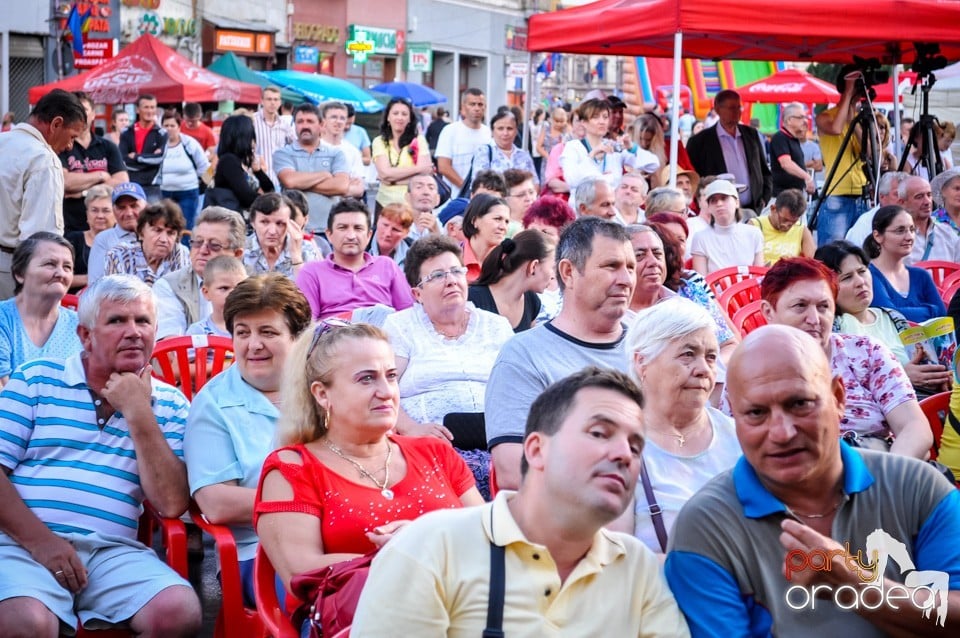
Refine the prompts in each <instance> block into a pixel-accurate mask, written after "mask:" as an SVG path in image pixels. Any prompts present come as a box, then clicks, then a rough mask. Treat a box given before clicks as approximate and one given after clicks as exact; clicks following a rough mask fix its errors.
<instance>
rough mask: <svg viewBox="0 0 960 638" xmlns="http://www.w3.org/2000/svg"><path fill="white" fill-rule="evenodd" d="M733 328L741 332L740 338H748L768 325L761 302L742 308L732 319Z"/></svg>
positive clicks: (752, 302)
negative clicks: (761, 308) (761, 327)
mask: <svg viewBox="0 0 960 638" xmlns="http://www.w3.org/2000/svg"><path fill="white" fill-rule="evenodd" d="M731 321H732V322H733V327H734V328H736V329H737V330H739V331H740V336H742V337H746V336H747V335H748V334H750V333H751V332H753V331H754V330H756V329H757V328H759V327H760V326H765V325H767V319H766V317H764V316H763V312H761V310H760V302H759V301H751V302H750V303H748V304H747V305H746V306H744V307H743V308H741V309H740V310H738V311H737V312H736V314H734V315H733V317H732V318H731Z"/></svg>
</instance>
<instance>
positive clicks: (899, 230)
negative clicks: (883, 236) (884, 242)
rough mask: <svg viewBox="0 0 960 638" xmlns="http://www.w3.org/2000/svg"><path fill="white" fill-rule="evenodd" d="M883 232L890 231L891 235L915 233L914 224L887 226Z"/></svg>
mask: <svg viewBox="0 0 960 638" xmlns="http://www.w3.org/2000/svg"><path fill="white" fill-rule="evenodd" d="M884 232H885V233H890V234H891V235H907V234H910V235H915V234H917V227H916V226H897V227H896V228H888V229H887V230H886V231H884Z"/></svg>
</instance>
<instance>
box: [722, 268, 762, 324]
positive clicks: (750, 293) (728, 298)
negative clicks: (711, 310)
mask: <svg viewBox="0 0 960 638" xmlns="http://www.w3.org/2000/svg"><path fill="white" fill-rule="evenodd" d="M759 300H760V279H759V278H757V277H750V278H748V279H744V280H743V281H738V282H737V283H735V284H732V285H731V286H730V287H729V288H727V289H726V290H724V291H723V293H722V294H721V295H720V298H719V299H717V303H719V304H720V307H721V308H723V309H724V311H725V312H726V313H727V316H728V317H733V315H735V314H737V311H738V310H740V309H741V308H743V307H744V306H746V305H747V304H748V303H750V302H751V301H759Z"/></svg>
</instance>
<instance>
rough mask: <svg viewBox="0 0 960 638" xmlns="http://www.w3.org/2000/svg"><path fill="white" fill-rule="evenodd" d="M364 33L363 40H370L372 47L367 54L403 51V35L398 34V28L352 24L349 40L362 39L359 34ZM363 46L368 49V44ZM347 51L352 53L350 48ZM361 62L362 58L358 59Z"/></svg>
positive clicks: (394, 53)
mask: <svg viewBox="0 0 960 638" xmlns="http://www.w3.org/2000/svg"><path fill="white" fill-rule="evenodd" d="M361 33H362V34H363V36H364V37H363V40H366V41H369V42H370V48H369V50H368V51H367V54H368V55H369V54H371V53H373V54H378V53H386V54H388V55H396V54H398V53H402V52H403V45H402V42H403V37H402V36H399V37H398V35H397V30H396V29H379V28H377V27H365V26H362V25H359V24H351V25H350V37H349V38H348V39H349V40H360V38H359V37H358V35H359V34H361ZM363 48H364V49H366V48H367V45H363ZM347 53H350V49H349V48H348V49H347ZM357 62H360V60H357Z"/></svg>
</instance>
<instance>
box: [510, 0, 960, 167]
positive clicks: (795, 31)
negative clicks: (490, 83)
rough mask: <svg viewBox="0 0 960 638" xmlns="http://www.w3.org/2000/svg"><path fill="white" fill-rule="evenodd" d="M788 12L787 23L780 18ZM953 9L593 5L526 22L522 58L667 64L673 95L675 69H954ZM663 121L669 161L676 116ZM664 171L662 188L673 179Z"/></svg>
mask: <svg viewBox="0 0 960 638" xmlns="http://www.w3.org/2000/svg"><path fill="white" fill-rule="evenodd" d="M786 12H789V17H787V16H786V15H785V13H786ZM957 24H960V2H930V1H929V0H872V1H871V2H862V1H861V0H803V2H791V3H789V4H785V3H784V2H783V0H738V2H727V3H718V2H717V1H716V0H599V1H598V2H593V3H591V4H587V5H583V6H580V7H575V8H572V9H564V10H562V11H555V12H552V13H541V14H538V15H535V16H532V17H531V18H530V26H529V29H528V36H527V48H528V50H530V51H558V52H565V53H583V54H596V55H624V56H649V57H661V58H664V57H670V58H673V60H674V73H673V79H674V82H673V84H674V86H673V90H674V95H677V94H679V88H680V59H681V57H682V56H686V57H691V58H707V59H724V60H799V61H809V62H813V61H817V62H838V63H849V62H852V60H853V56H854V55H857V56H860V57H862V58H873V57H876V58H878V59H879V61H880V62H881V63H883V64H892V63H910V62H912V61H913V60H914V58H915V57H916V55H917V52H916V49H915V47H914V43H915V42H936V43H938V44H939V45H940V52H941V53H942V54H943V55H945V56H946V57H947V59H949V60H958V59H960V29H957V28H956V25H957ZM676 106H677V104H676V103H674V110H673V112H672V113H671V118H670V119H671V140H670V144H671V153H672V154H674V155H675V150H676V149H675V148H674V147H675V145H676V144H677V140H678V137H679V136H678V131H677V123H678V119H679V118H678V115H679V113H678V111H677V110H676ZM673 171H674V169H673V167H671V176H670V181H671V183H673V181H674V174H673Z"/></svg>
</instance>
